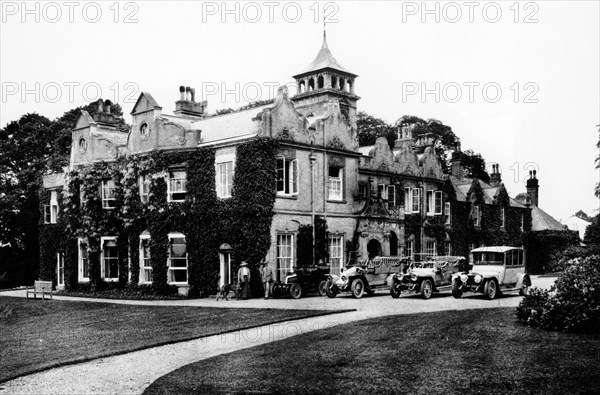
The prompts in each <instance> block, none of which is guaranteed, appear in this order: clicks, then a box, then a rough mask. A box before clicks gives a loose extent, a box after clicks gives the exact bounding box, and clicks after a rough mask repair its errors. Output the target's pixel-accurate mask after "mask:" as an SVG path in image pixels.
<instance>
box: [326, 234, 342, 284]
mask: <svg viewBox="0 0 600 395" xmlns="http://www.w3.org/2000/svg"><path fill="white" fill-rule="evenodd" d="M329 266H330V273H331V274H334V275H336V276H339V275H340V273H341V272H342V267H343V266H344V236H342V235H330V236H329Z"/></svg>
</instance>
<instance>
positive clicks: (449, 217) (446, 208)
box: [444, 202, 452, 225]
mask: <svg viewBox="0 0 600 395" xmlns="http://www.w3.org/2000/svg"><path fill="white" fill-rule="evenodd" d="M444 215H445V216H446V225H450V224H452V206H450V202H446V203H444Z"/></svg>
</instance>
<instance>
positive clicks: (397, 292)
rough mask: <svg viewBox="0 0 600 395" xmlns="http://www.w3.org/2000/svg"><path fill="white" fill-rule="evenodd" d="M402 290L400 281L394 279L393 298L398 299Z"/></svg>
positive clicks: (391, 289) (391, 290)
mask: <svg viewBox="0 0 600 395" xmlns="http://www.w3.org/2000/svg"><path fill="white" fill-rule="evenodd" d="M401 292H402V287H401V285H400V282H399V281H394V282H393V283H392V286H391V287H390V295H392V298H394V299H397V298H399V297H400V293H401Z"/></svg>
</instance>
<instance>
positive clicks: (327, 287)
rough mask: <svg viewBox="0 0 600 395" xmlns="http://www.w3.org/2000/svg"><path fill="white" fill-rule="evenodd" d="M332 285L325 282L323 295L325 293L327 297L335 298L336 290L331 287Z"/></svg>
mask: <svg viewBox="0 0 600 395" xmlns="http://www.w3.org/2000/svg"><path fill="white" fill-rule="evenodd" d="M333 287H334V285H333V284H331V283H330V282H329V281H327V282H326V283H325V295H327V297H328V298H335V296H336V295H337V294H338V293H337V291H336V290H335V289H333Z"/></svg>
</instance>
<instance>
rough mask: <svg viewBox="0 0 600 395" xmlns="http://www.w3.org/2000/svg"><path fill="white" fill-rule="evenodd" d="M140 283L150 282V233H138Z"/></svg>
mask: <svg viewBox="0 0 600 395" xmlns="http://www.w3.org/2000/svg"><path fill="white" fill-rule="evenodd" d="M139 281H140V283H146V284H149V283H151V282H152V264H151V262H150V234H148V233H147V232H144V233H142V234H141V235H140V280H139Z"/></svg>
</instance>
